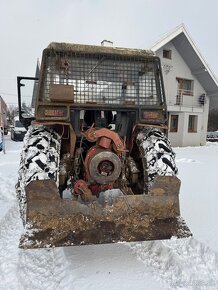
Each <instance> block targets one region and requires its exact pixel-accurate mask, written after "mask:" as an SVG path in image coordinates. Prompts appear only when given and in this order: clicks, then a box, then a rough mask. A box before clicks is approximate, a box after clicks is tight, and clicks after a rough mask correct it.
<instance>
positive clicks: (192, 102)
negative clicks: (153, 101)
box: [167, 90, 205, 108]
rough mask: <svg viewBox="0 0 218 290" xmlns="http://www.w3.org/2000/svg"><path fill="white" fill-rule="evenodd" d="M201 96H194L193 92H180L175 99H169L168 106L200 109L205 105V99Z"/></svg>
mask: <svg viewBox="0 0 218 290" xmlns="http://www.w3.org/2000/svg"><path fill="white" fill-rule="evenodd" d="M203 95H204V94H202V95H201V96H196V95H194V93H193V91H192V90H178V92H177V95H176V96H175V97H171V98H170V99H168V101H167V104H168V105H170V106H184V107H189V108H196V107H197V108H199V107H202V106H203V105H204V104H205V95H204V98H203V97H202V96H203Z"/></svg>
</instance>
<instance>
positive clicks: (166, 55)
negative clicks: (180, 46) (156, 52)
mask: <svg viewBox="0 0 218 290" xmlns="http://www.w3.org/2000/svg"><path fill="white" fill-rule="evenodd" d="M163 58H168V59H172V50H169V49H164V50H163Z"/></svg>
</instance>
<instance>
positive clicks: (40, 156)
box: [16, 126, 60, 224]
mask: <svg viewBox="0 0 218 290" xmlns="http://www.w3.org/2000/svg"><path fill="white" fill-rule="evenodd" d="M59 162H60V136H59V135H58V134H57V133H56V132H55V131H54V130H52V129H50V128H47V127H44V126H38V127H32V126H31V127H30V128H29V130H28V131H27V133H26V136H25V138H24V146H23V150H22V153H21V161H20V168H19V171H18V183H17V185H16V193H17V198H18V202H19V207H20V215H21V218H22V220H23V223H24V224H25V223H26V192H25V187H26V186H27V185H28V184H29V183H30V181H32V180H44V179H53V180H55V182H56V184H57V186H58V185H59Z"/></svg>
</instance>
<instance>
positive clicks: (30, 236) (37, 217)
mask: <svg viewBox="0 0 218 290" xmlns="http://www.w3.org/2000/svg"><path fill="white" fill-rule="evenodd" d="M179 188H180V180H179V179H178V178H177V177H176V176H158V177H156V179H155V181H154V184H153V187H152V189H151V191H150V193H149V194H148V195H124V194H122V195H120V196H114V197H113V195H112V197H111V198H110V199H105V200H100V199H99V200H96V201H93V202H92V203H87V204H85V203H82V202H80V201H75V200H67V199H61V198H60V195H59V193H58V189H57V186H56V184H55V182H54V181H53V180H36V181H31V182H30V183H29V184H28V185H27V187H26V195H27V225H26V227H25V232H24V234H23V236H22V237H21V240H20V247H21V248H42V247H59V246H71V245H90V244H104V243H117V242H132V241H145V240H160V239H170V238H171V237H172V236H176V237H178V238H183V237H188V236H190V235H191V232H190V230H189V229H188V227H187V226H186V224H185V222H184V221H183V219H182V218H181V217H180V212H179V197H178V195H179Z"/></svg>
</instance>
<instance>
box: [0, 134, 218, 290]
mask: <svg viewBox="0 0 218 290" xmlns="http://www.w3.org/2000/svg"><path fill="white" fill-rule="evenodd" d="M21 148H22V142H14V141H11V140H10V136H7V137H6V154H3V153H2V152H1V153H0V289H52V290H53V289H78V290H80V289H89V290H91V289H106V290H107V289H137V290H138V289H149V290H150V289H151V290H152V289H155V290H158V289H161V290H162V289H163V290H165V289H206V290H209V289H210V290H212V289H213V290H215V289H218V192H217V184H218V178H217V175H218V144H217V143H208V144H207V146H204V147H187V148H175V151H176V153H177V159H176V161H177V165H178V167H179V177H180V179H181V180H182V186H181V194H180V201H181V211H182V216H183V217H184V218H185V220H186V222H187V224H188V226H189V227H190V229H191V230H192V232H193V235H194V236H193V237H191V238H188V239H182V240H176V239H171V240H167V241H151V242H143V243H126V244H125V243H121V244H111V245H99V246H97V245H94V246H81V247H66V248H55V249H36V250H21V249H18V243H19V238H20V235H21V232H22V223H21V220H20V219H19V213H18V208H17V203H16V198H15V189H14V187H15V183H16V180H17V170H18V165H19V155H20V151H21Z"/></svg>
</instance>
